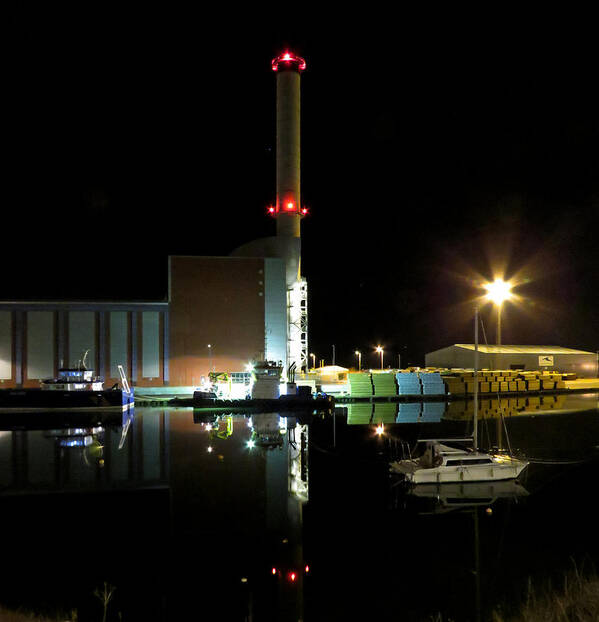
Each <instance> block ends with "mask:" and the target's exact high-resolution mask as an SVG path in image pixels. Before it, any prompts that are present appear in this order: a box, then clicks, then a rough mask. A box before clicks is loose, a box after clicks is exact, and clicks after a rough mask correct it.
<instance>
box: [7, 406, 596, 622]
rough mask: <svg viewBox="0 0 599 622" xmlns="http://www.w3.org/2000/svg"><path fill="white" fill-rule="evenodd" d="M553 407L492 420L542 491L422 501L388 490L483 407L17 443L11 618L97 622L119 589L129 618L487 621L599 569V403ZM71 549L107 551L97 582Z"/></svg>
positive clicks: (106, 427) (412, 493)
mask: <svg viewBox="0 0 599 622" xmlns="http://www.w3.org/2000/svg"><path fill="white" fill-rule="evenodd" d="M510 399H511V398H510ZM516 399H517V398H516ZM534 404H535V403H534V401H533V402H527V404H525V405H524V409H523V408H522V406H523V405H522V403H519V402H518V401H516V402H506V403H499V402H498V403H497V404H495V403H493V402H491V401H490V402H489V403H488V404H486V405H483V404H482V403H481V408H484V409H485V419H486V420H487V426H486V427H485V426H484V425H481V430H480V432H481V437H482V438H485V437H486V438H487V439H488V440H489V442H490V443H491V444H492V445H501V443H502V442H503V439H502V435H503V434H505V431H506V430H507V431H508V432H509V436H510V438H511V440H512V444H513V445H514V446H515V447H518V448H520V449H523V450H524V451H525V453H527V455H529V456H541V455H542V456H543V457H544V458H546V459H547V462H545V463H543V464H538V463H534V462H533V463H532V464H531V466H530V467H529V470H530V473H527V476H526V479H525V480H523V481H522V482H520V483H518V482H513V481H509V482H493V483H484V484H482V483H467V484H443V485H440V486H438V485H432V486H426V485H425V486H416V487H413V488H411V489H406V488H405V487H403V486H399V485H396V481H395V480H393V479H390V478H389V475H388V468H387V465H388V460H389V458H390V456H391V454H392V452H393V450H394V448H396V447H397V444H398V443H411V442H412V441H414V440H416V439H417V438H418V437H421V436H423V435H428V436H429V437H430V436H443V437H446V436H463V435H464V434H466V433H467V432H468V430H469V426H471V421H470V420H469V417H468V416H467V413H468V412H470V411H469V409H470V407H471V403H466V402H460V403H459V407H458V406H456V403H450V404H449V405H446V404H445V403H444V402H430V403H426V404H420V403H401V404H396V403H376V404H371V403H363V404H351V405H348V407H347V409H346V410H343V409H339V410H337V411H336V413H334V414H333V415H332V416H330V415H313V413H312V412H306V413H301V412H298V413H295V415H294V416H282V415H280V414H279V413H267V414H262V415H256V414H253V415H251V416H249V415H248V416H245V415H238V414H235V415H233V414H227V413H225V414H223V413H206V412H200V411H193V410H192V409H172V410H169V409H138V410H137V411H136V412H135V413H134V414H133V413H129V414H127V415H126V416H124V417H123V419H122V420H120V419H119V420H115V419H114V418H108V419H101V420H95V419H92V420H88V421H83V420H78V421H76V422H75V421H70V422H68V425H67V424H66V423H65V425H54V426H50V425H45V424H44V422H43V421H40V424H39V426H38V427H36V426H35V425H33V426H30V427H29V428H28V429H25V428H24V426H20V427H19V429H17V428H10V426H4V427H5V428H6V429H4V430H3V431H2V432H0V512H1V515H2V517H3V526H4V528H5V533H9V534H11V538H10V539H9V540H8V542H7V543H6V544H5V546H4V549H3V558H4V560H6V561H5V564H4V568H3V570H2V574H1V576H0V602H2V603H3V604H7V605H12V606H18V605H23V604H25V605H29V606H31V607H34V608H38V609H40V608H42V609H43V608H44V606H47V607H48V609H51V608H52V607H54V610H56V609H61V610H63V611H68V610H70V608H73V607H77V609H78V610H79V612H80V619H98V617H97V613H98V612H97V602H95V601H94V598H93V596H92V594H93V591H94V589H95V588H97V587H98V586H102V585H103V582H104V581H107V582H109V583H110V584H111V585H114V586H115V587H116V591H115V596H114V601H113V603H112V606H113V608H114V609H113V615H114V619H118V613H119V612H120V613H121V614H122V619H124V620H180V619H192V618H193V617H194V616H196V614H197V615H199V616H200V617H204V618H205V619H222V620H248V619H253V620H280V621H285V620H299V619H302V620H308V621H309V620H331V619H349V620H352V619H363V618H364V617H365V616H368V617H370V618H372V619H376V620H397V619H406V620H423V619H427V616H429V615H436V613H438V612H443V613H444V615H445V617H446V618H449V617H451V618H452V619H454V620H456V621H458V620H475V619H478V618H479V617H480V616H482V618H481V619H485V618H484V616H485V612H486V613H488V612H489V611H490V609H492V607H493V606H494V605H495V604H496V603H498V602H502V601H504V600H508V601H514V602H516V601H518V599H521V598H522V594H523V593H524V590H525V587H526V584H527V580H528V577H529V576H543V577H544V576H546V575H547V574H548V573H551V572H553V571H555V572H556V573H557V574H559V572H561V570H562V569H563V568H565V567H566V566H567V565H568V564H569V563H571V561H570V558H575V559H579V558H582V557H585V556H586V557H590V558H591V559H593V560H596V561H599V545H598V543H597V539H596V538H595V535H594V534H595V525H594V521H593V520H592V515H591V513H585V512H582V513H581V512H580V509H581V508H584V504H585V501H584V500H585V499H586V497H587V493H588V490H591V489H592V487H593V486H594V483H595V481H596V478H597V477H599V467H598V463H597V461H591V459H592V458H594V456H595V452H596V445H598V444H599V409H598V408H597V396H596V395H593V396H586V397H585V396H577V397H576V398H575V399H570V396H568V398H566V399H563V400H561V401H559V402H558V400H555V401H554V407H553V408H552V407H551V406H549V404H550V402H549V401H547V402H546V401H545V400H544V399H543V400H540V401H539V408H538V409H536V408H534ZM558 404H559V405H558ZM496 408H497V409H500V408H501V409H503V410H504V414H505V415H506V428H505V429H504V427H503V426H502V425H499V423H498V422H500V419H499V418H498V417H494V416H493V414H492V413H493V410H494V409H496ZM460 409H462V410H460ZM531 409H532V410H531ZM439 413H440V414H439ZM510 413H511V414H510ZM537 415H542V416H537ZM379 423H384V433H383V434H377V433H376V432H375V427H377V426H378V424H379ZM579 463H580V464H579ZM40 517H42V518H40ZM471 517H475V518H474V520H471ZM433 521H434V522H433ZM65 542H87V543H90V545H92V546H91V547H87V548H86V549H85V550H86V553H84V555H83V558H84V561H83V563H81V560H77V563H72V560H71V559H69V560H66V559H65V555H64V550H65V549H64V544H65ZM548 542H551V546H549V545H548ZM92 543H93V544H92ZM91 550H93V551H94V554H93V555H91V554H89V553H88V551H91ZM32 559H34V560H35V564H31V562H30V560H32ZM433 560H434V563H433ZM57 568H60V572H57ZM422 577H426V581H425V582H423V581H422ZM373 594H374V595H376V598H374V599H373V598H372V595H373ZM94 607H95V608H96V609H94ZM85 616H87V618H85Z"/></svg>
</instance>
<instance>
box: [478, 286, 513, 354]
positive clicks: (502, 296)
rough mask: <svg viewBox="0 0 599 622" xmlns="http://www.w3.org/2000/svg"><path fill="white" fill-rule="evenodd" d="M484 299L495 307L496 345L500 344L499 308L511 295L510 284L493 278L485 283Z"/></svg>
mask: <svg viewBox="0 0 599 622" xmlns="http://www.w3.org/2000/svg"><path fill="white" fill-rule="evenodd" d="M483 287H484V288H485V289H486V290H487V295H486V299H487V300H490V301H491V302H492V303H493V304H494V305H495V306H496V307H497V345H498V346H500V345H501V310H502V307H503V303H504V302H505V301H506V300H509V299H510V298H511V297H512V285H511V283H509V282H508V281H504V280H503V279H495V280H494V281H493V282H492V283H485V285H484V286H483Z"/></svg>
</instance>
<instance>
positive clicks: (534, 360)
mask: <svg viewBox="0 0 599 622" xmlns="http://www.w3.org/2000/svg"><path fill="white" fill-rule="evenodd" d="M539 356H540V354H539V353H537V352H535V353H517V352H515V353H501V354H494V353H484V352H479V358H478V360H479V369H511V366H512V365H524V369H525V370H527V371H537V370H546V371H558V372H564V373H566V372H567V373H575V374H576V375H577V376H578V377H579V378H595V377H597V356H596V354H593V353H588V354H552V355H551V356H553V365H540V364H539ZM424 360H425V365H426V366H427V367H429V366H430V367H449V368H452V367H456V368H465V369H468V368H470V369H472V367H473V366H474V351H473V350H468V349H465V348H459V347H456V346H449V347H448V348H442V349H441V350H436V351H435V352H429V353H428V354H426V355H425V359H424Z"/></svg>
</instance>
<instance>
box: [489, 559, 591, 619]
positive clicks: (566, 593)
mask: <svg viewBox="0 0 599 622" xmlns="http://www.w3.org/2000/svg"><path fill="white" fill-rule="evenodd" d="M492 620H493V622H597V620H599V577H597V575H595V574H593V575H590V576H586V577H585V576H582V575H581V574H580V573H579V572H578V569H577V568H576V567H575V568H574V570H572V571H570V572H568V573H567V574H566V575H564V581H563V586H562V587H561V589H551V587H547V588H545V589H544V590H542V591H538V590H535V588H534V587H533V586H532V584H531V583H529V586H528V594H527V598H526V602H525V603H524V604H523V605H522V607H521V608H520V611H518V612H516V613H515V614H513V615H509V616H504V615H503V614H502V613H501V611H497V610H496V611H494V612H493V618H492Z"/></svg>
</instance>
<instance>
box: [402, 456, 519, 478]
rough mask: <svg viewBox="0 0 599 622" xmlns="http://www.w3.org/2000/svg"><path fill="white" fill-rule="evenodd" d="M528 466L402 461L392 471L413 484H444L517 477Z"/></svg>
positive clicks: (517, 463) (514, 462) (516, 462)
mask: <svg viewBox="0 0 599 622" xmlns="http://www.w3.org/2000/svg"><path fill="white" fill-rule="evenodd" d="M527 466H528V463H527V462H521V461H520V460H510V461H508V462H507V463H494V464H489V465H487V464H485V465H473V466H455V467H448V466H442V467H437V468H418V467H417V466H415V465H414V463H413V462H412V461H400V462H396V463H393V464H392V465H391V471H392V472H394V473H398V474H400V475H403V476H404V477H405V479H406V481H408V482H410V483H411V484H444V483H452V482H455V483H460V482H498V481H502V480H509V479H516V478H517V477H518V476H519V475H520V473H522V471H523V470H524V469H525V468H526V467H527Z"/></svg>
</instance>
